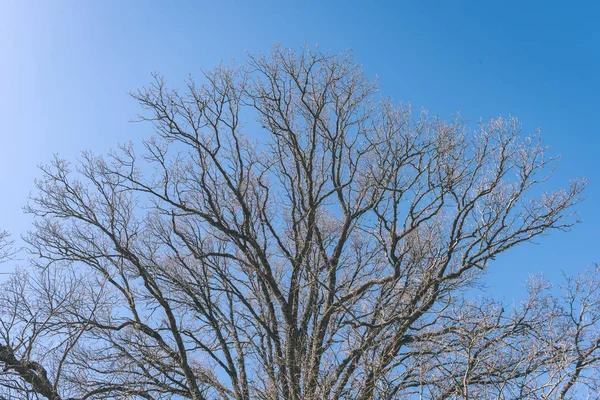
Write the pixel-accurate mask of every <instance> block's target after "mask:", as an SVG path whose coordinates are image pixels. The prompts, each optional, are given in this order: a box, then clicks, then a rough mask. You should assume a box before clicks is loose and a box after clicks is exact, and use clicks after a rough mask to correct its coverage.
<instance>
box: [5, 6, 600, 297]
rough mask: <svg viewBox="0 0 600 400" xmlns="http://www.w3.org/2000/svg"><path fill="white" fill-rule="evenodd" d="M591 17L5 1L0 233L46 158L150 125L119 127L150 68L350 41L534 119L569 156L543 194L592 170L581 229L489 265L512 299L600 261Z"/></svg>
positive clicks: (377, 69) (414, 87)
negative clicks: (528, 286)
mask: <svg viewBox="0 0 600 400" xmlns="http://www.w3.org/2000/svg"><path fill="white" fill-rule="evenodd" d="M599 12H600V3H597V2H593V1H587V2H570V3H567V2H558V1H552V0H550V1H527V2H522V1H495V2H481V1H475V0H474V1H437V2H433V1H423V2H408V1H405V2H404V1H389V2H382V1H369V2H367V1H364V2H353V1H327V2H325V1H294V2H286V1H246V2H242V1H230V0H222V1H209V2H204V1H196V2H191V1H190V2H184V1H164V2H152V1H136V2H134V1H59V0H54V1H40V2H34V1H16V0H15V1H11V0H0V88H1V91H0V121H1V122H2V123H1V125H0V193H1V194H2V195H1V196H0V230H2V229H6V230H9V231H11V232H12V233H13V236H16V237H18V236H19V235H21V234H24V233H25V232H26V231H27V230H28V229H31V225H30V223H31V221H30V219H29V217H28V216H25V215H23V213H22V211H21V208H22V206H23V205H24V204H25V203H26V201H27V197H28V194H29V193H30V192H31V191H32V190H33V189H34V185H33V180H34V178H35V177H36V176H39V173H38V170H37V165H38V164H40V163H43V162H47V161H49V160H50V159H51V157H52V155H53V154H54V153H58V154H59V155H60V156H61V157H64V158H67V159H71V160H75V159H76V158H77V157H78V154H79V152H80V151H81V150H83V149H92V150H93V151H95V152H98V153H102V152H105V151H107V150H108V149H109V148H111V147H114V146H115V145H116V144H117V143H119V142H124V141H129V140H136V139H139V138H140V137H141V136H149V135H150V134H152V132H151V128H150V127H149V126H147V125H142V124H131V123H129V122H128V121H129V120H131V119H134V118H135V116H136V114H137V113H138V112H139V108H138V106H137V104H136V103H135V102H134V101H133V100H132V99H131V98H130V97H129V96H128V95H127V93H128V92H129V91H131V90H133V89H136V88H138V87H141V86H143V85H145V84H147V83H148V82H150V79H151V76H150V73H151V72H152V71H158V72H159V73H161V74H162V75H164V76H165V77H166V79H167V81H170V82H172V83H173V84H175V85H177V84H180V83H181V82H182V81H183V79H185V78H186V77H187V76H188V74H189V73H191V74H197V73H198V71H199V69H200V68H210V67H213V66H215V65H216V64H218V63H220V62H221V61H223V62H225V63H228V62H230V61H231V60H232V59H234V58H235V59H238V60H243V59H244V57H245V54H246V52H258V51H269V50H270V49H271V48H272V46H273V44H274V43H281V44H282V45H284V46H286V47H300V46H302V45H303V43H304V42H306V43H307V44H308V45H311V46H312V45H316V44H318V45H319V47H320V49H322V50H331V51H333V52H340V51H342V50H344V49H348V48H352V49H353V50H354V52H355V56H356V59H357V60H359V61H360V62H361V63H363V64H364V66H365V70H366V72H367V73H368V74H369V76H372V77H375V76H378V77H379V83H380V86H381V88H382V90H383V92H384V93H385V94H387V95H391V96H393V97H394V98H395V99H396V100H399V101H402V102H407V103H411V104H412V105H413V107H414V108H416V109H419V108H420V107H425V108H427V109H428V110H429V111H430V112H431V113H433V114H438V115H440V116H444V117H447V116H450V115H452V114H454V113H456V112H458V111H460V113H461V116H462V117H465V118H468V119H469V120H471V121H473V122H474V123H476V122H477V121H478V120H479V119H480V118H483V119H488V118H491V117H494V116H497V115H503V116H507V115H513V116H517V117H519V118H520V119H521V121H522V123H523V125H524V127H525V132H526V133H527V132H531V131H533V129H535V128H537V127H541V128H542V132H543V133H542V136H543V138H544V140H545V142H546V144H547V145H549V146H551V150H550V152H551V154H555V155H557V154H560V155H561V157H562V162H561V164H560V166H559V169H558V170H557V172H556V174H555V176H554V178H553V179H552V181H551V182H550V183H549V185H548V189H550V188H552V187H557V186H565V185H567V184H568V179H569V178H570V177H582V176H585V177H587V178H589V179H590V181H591V184H590V187H589V189H588V190H587V193H586V196H587V200H586V201H585V202H584V203H582V204H581V205H580V206H579V207H578V211H579V213H580V216H581V218H582V219H583V221H584V222H583V223H582V224H580V225H578V226H576V227H575V228H574V229H572V231H571V232H569V233H560V232H554V233H552V234H551V235H549V236H547V237H544V238H542V239H541V240H538V241H537V244H526V245H523V246H521V247H519V248H517V249H515V250H514V251H511V252H510V254H507V255H505V256H503V257H500V258H499V259H498V260H497V261H496V262H495V263H494V264H492V266H491V272H490V273H489V275H488V277H487V278H488V279H487V282H488V284H489V286H490V291H491V292H492V293H493V294H494V295H499V296H501V297H504V298H505V299H506V300H511V299H513V298H515V297H519V296H520V295H522V290H523V289H522V288H523V286H522V284H523V282H524V281H525V280H526V279H527V277H528V275H529V274H539V273H540V272H541V271H543V272H544V275H545V276H546V277H548V278H549V279H551V280H560V277H561V273H562V271H564V272H566V273H567V274H573V273H576V272H580V271H583V270H584V268H585V266H586V265H590V264H592V263H594V262H595V261H600V250H598V248H597V244H598V240H599V239H598V238H599V237H600V207H599V205H600V168H599V167H598V160H597V155H598V148H599V146H600V139H599V137H598V126H599V122H598V118H597V116H598V108H599V105H600V101H599V97H598V96H599V95H598V93H599V92H600V78H599V71H600V28H599V25H598V21H597V18H598V13H599ZM23 262H24V261H21V263H23ZM12 269H14V264H3V265H0V272H7V271H10V270H12Z"/></svg>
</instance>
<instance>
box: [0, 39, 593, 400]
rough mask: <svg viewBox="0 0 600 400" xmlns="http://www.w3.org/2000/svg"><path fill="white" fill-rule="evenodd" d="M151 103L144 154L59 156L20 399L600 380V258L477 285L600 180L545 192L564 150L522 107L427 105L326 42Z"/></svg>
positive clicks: (23, 279)
mask: <svg viewBox="0 0 600 400" xmlns="http://www.w3.org/2000/svg"><path fill="white" fill-rule="evenodd" d="M133 97H134V98H135V99H136V100H138V101H139V102H140V104H141V105H142V107H143V108H144V109H145V110H146V113H145V114H144V115H143V116H142V117H141V119H142V120H143V121H149V122H150V123H151V124H153V126H154V128H155V130H156V134H157V135H156V137H153V138H150V139H149V140H147V141H145V142H144V149H143V151H142V153H141V155H138V153H137V152H136V151H134V148H133V146H131V145H125V146H121V147H120V149H119V150H118V151H115V152H113V153H111V154H109V155H108V156H106V157H99V156H95V155H92V154H90V153H84V155H83V158H82V161H81V162H79V163H78V164H77V165H76V166H75V167H71V166H70V164H69V163H67V162H66V161H64V160H60V159H56V160H54V162H53V163H52V164H51V165H48V166H46V167H43V173H44V177H43V178H42V179H41V180H40V181H39V182H37V187H38V194H37V195H36V196H35V197H34V198H33V199H32V202H31V204H30V206H29V209H28V210H29V212H30V213H32V214H33V215H34V216H35V229H34V230H33V232H32V233H31V234H30V235H29V236H28V238H27V241H28V243H29V245H30V249H31V251H32V252H33V253H34V254H35V255H36V257H34V258H33V261H32V263H33V264H34V265H33V268H31V269H29V270H28V272H27V271H26V272H20V273H18V274H16V275H15V276H14V277H13V278H12V279H10V280H9V281H7V282H5V283H4V290H3V291H2V292H1V293H2V294H1V295H0V318H1V324H0V341H1V342H0V346H1V347H0V366H2V367H3V369H2V372H0V386H1V387H2V388H3V389H1V390H4V397H5V398H23V399H26V398H27V399H28V398H47V399H52V400H58V399H114V398H145V399H163V398H164V399H167V398H169V399H175V398H181V399H184V398H189V399H194V400H201V399H217V398H219V399H238V400H249V399H264V400H275V399H286V400H287V399H289V400H300V399H364V400H366V399H405V398H430V399H444V398H511V399H515V398H523V399H524V398H540V399H547V398H560V399H566V398H569V396H572V395H574V394H575V393H582V392H581V391H582V390H584V389H585V388H586V387H587V388H590V390H594V389H596V386H595V385H596V384H597V383H598V382H597V378H596V376H597V375H594V373H595V372H596V370H597V368H598V365H600V364H599V361H598V357H599V356H600V351H599V350H598V347H599V344H600V342H599V340H600V335H599V334H598V331H597V329H598V327H599V324H598V318H600V308H599V304H600V303H599V297H598V296H599V294H600V290H599V289H598V285H599V278H598V271H597V270H596V269H594V270H590V273H589V274H586V275H585V276H583V277H581V278H578V279H575V280H570V281H568V282H567V285H566V286H565V289H564V290H565V293H564V294H563V295H556V294H555V292H554V291H551V290H549V288H548V284H546V283H544V282H543V281H540V280H533V281H532V282H531V283H530V295H529V298H528V300H526V301H525V302H523V303H522V304H519V305H513V306H512V307H509V306H503V305H501V304H499V303H497V302H495V301H493V300H490V299H478V300H468V297H467V296H466V294H467V290H468V289H469V288H473V287H475V286H476V285H477V284H478V283H480V282H481V278H482V275H483V273H484V271H485V270H486V268H487V267H488V264H489V262H490V260H493V259H494V257H496V256H497V255H498V254H500V253H502V252H504V251H506V250H508V249H510V248H511V247H513V246H515V245H518V244H520V243H523V242H528V241H531V240H532V239H533V238H535V237H537V236H539V235H542V234H544V233H547V232H549V231H552V230H566V229H568V228H569V227H570V226H572V225H573V224H574V223H575V222H577V221H576V216H575V215H574V213H573V211H572V207H573V205H574V204H576V203H577V201H578V199H579V195H580V193H581V191H582V190H583V188H584V186H585V184H584V182H582V181H573V182H572V183H571V185H570V187H569V188H567V189H561V190H557V191H553V192H544V193H542V194H541V195H540V194H539V193H540V190H539V189H536V188H537V187H538V186H539V184H540V183H542V182H544V181H545V180H546V178H547V177H548V176H549V173H551V171H552V170H553V168H554V166H555V161H556V160H555V159H552V158H548V157H547V156H546V154H545V148H544V147H543V145H542V143H541V142H540V139H539V135H538V134H537V133H536V134H534V135H532V136H522V135H521V132H520V131H521V128H520V125H519V123H518V121H517V120H516V119H513V118H511V119H501V118H498V119H494V120H492V121H490V122H489V123H485V124H483V123H482V124H480V126H479V128H478V130H477V131H476V132H474V133H471V132H470V131H469V129H468V127H467V125H466V124H465V122H464V121H462V120H460V119H458V118H457V119H454V120H451V121H444V120H440V119H438V118H433V117H430V116H428V115H427V114H426V113H421V114H419V115H417V116H413V114H412V113H411V110H410V109H409V108H406V107H401V106H398V105H396V104H394V103H393V102H392V101H390V100H389V99H382V98H380V97H379V95H378V92H377V88H376V86H375V85H374V84H373V83H372V82H370V81H369V80H368V79H366V78H365V76H364V74H363V71H362V69H361V67H360V66H359V65H358V64H356V63H355V62H354V60H353V59H352V56H351V54H348V53H346V54H342V55H331V54H323V53H320V52H316V51H312V50H310V49H304V50H301V51H293V50H289V49H283V48H275V50H274V51H273V52H272V53H271V54H270V55H267V56H265V55H258V56H251V57H249V59H248V61H247V63H246V64H244V65H243V66H241V67H225V66H221V67H219V68H217V69H215V70H212V71H207V72H204V73H203V77H202V80H201V82H199V83H196V82H195V81H193V80H191V79H190V80H188V81H187V82H186V85H185V88H184V89H183V90H173V89H168V88H167V87H166V86H165V83H164V82H163V80H162V79H161V78H160V77H158V76H156V77H155V81H154V82H153V84H152V85H151V86H150V87H148V88H146V89H143V90H140V91H138V92H136V93H134V94H133ZM243 121H247V122H246V123H244V122H243ZM539 187H541V188H543V185H542V186H539ZM533 194H537V195H536V196H537V197H535V196H533ZM0 393H1V392H0Z"/></svg>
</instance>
